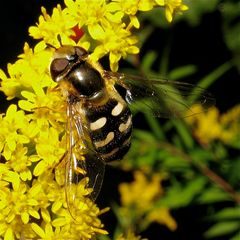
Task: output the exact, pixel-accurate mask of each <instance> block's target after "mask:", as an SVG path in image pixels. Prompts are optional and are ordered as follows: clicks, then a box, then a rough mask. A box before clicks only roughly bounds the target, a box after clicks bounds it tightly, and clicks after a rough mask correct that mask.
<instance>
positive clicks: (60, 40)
mask: <svg viewBox="0 0 240 240" xmlns="http://www.w3.org/2000/svg"><path fill="white" fill-rule="evenodd" d="M57 40H58V42H59V43H60V46H61V47H62V46H63V44H62V38H61V36H60V34H58V35H57Z"/></svg>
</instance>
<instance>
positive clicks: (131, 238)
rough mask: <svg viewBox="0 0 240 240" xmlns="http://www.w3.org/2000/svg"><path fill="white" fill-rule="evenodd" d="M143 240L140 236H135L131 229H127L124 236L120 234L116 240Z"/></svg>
mask: <svg viewBox="0 0 240 240" xmlns="http://www.w3.org/2000/svg"><path fill="white" fill-rule="evenodd" d="M141 239H142V240H144V239H143V238H141V236H136V235H135V233H134V232H133V230H132V229H129V230H128V231H127V233H126V234H120V235H119V236H117V238H116V240H141ZM145 240H146V239H145Z"/></svg>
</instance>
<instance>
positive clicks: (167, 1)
mask: <svg viewBox="0 0 240 240" xmlns="http://www.w3.org/2000/svg"><path fill="white" fill-rule="evenodd" d="M155 1H156V3H157V4H158V5H159V6H164V7H165V16H166V19H167V20H168V22H172V20H173V16H174V14H175V13H176V12H181V11H186V10H188V6H187V5H185V4H183V3H182V0H155Z"/></svg>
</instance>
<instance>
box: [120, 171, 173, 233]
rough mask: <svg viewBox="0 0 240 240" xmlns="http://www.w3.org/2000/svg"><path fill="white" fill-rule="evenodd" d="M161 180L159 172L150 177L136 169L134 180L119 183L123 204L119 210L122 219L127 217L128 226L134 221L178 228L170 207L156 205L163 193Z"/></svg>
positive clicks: (138, 223) (143, 224)
mask: <svg viewBox="0 0 240 240" xmlns="http://www.w3.org/2000/svg"><path fill="white" fill-rule="evenodd" d="M161 180H162V177H161V176H160V175H159V174H155V175H153V176H151V177H150V178H148V177H147V176H146V175H145V174H144V173H143V172H140V171H136V172H135V173H134V181H133V182H131V183H121V184H120V185H119V191H120V195H121V205H122V207H121V208H120V210H119V212H120V215H121V219H125V220H124V221H123V222H125V224H126V226H132V225H134V223H135V224H137V225H141V226H147V225H148V224H150V223H152V222H157V223H160V224H164V225H166V226H167V227H168V228H169V229H171V230H175V229H176V227H177V224H176V222H175V220H174V219H173V218H172V217H171V215H170V213H169V210H168V208H166V207H160V206H156V202H157V201H159V199H160V197H161V196H162V195H163V189H162V188H161V185H160V183H161ZM141 226H139V228H141Z"/></svg>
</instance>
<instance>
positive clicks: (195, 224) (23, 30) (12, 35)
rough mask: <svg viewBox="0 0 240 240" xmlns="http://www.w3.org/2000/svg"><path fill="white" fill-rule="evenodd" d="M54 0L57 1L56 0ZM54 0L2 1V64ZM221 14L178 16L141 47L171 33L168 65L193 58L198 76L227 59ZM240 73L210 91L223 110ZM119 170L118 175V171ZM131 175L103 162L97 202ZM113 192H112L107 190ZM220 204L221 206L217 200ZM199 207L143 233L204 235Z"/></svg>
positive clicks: (158, 44)
mask: <svg viewBox="0 0 240 240" xmlns="http://www.w3.org/2000/svg"><path fill="white" fill-rule="evenodd" d="M57 2H58V3H59V2H60V1H57ZM55 5H56V3H55V2H54V1H49V0H42V1H33V0H25V1H9V0H8V1H4V6H3V5H2V6H1V9H0V18H1V19H0V23H1V38H0V41H1V42H0V53H1V58H0V68H1V69H4V70H5V69H6V65H7V63H9V62H10V63H13V62H15V61H16V59H17V55H19V54H21V53H22V51H23V50H22V49H23V45H24V42H26V41H28V42H29V43H30V46H31V45H32V46H33V44H34V41H33V40H32V39H31V38H30V37H29V36H28V27H29V26H31V25H34V24H35V23H36V22H37V21H38V16H39V15H40V13H41V11H40V7H41V6H45V7H46V8H47V10H48V12H49V13H50V14H51V9H52V7H53V6H55ZM221 21H222V19H221V14H220V12H219V10H218V9H217V10H216V11H214V12H211V13H208V14H205V15H204V16H203V18H202V21H201V24H200V25H199V26H197V27H191V26H189V25H188V24H187V23H186V22H179V23H177V24H176V25H174V26H172V27H171V28H169V29H158V31H155V32H153V34H151V36H150V38H149V39H148V40H147V42H146V43H145V44H144V46H143V50H142V51H143V53H144V52H146V51H148V50H156V49H157V51H159V52H160V53H161V52H163V47H164V46H165V44H166V42H167V41H168V40H169V35H171V38H172V39H173V40H172V43H171V52H170V68H174V67H178V66H182V65H185V64H195V65H197V66H198V69H199V71H198V73H197V75H196V79H201V77H204V76H205V75H207V74H208V73H209V72H211V71H213V70H214V69H216V68H217V67H218V66H220V65H221V64H223V63H225V62H226V61H229V60H230V59H231V58H232V56H231V52H230V51H229V50H228V48H227V46H226V44H225V41H224V36H223V32H222V24H221ZM238 83H239V74H238V72H237V70H236V69H235V68H232V69H231V70H230V71H228V72H227V73H226V74H225V75H223V76H222V77H221V78H220V79H219V80H217V82H216V83H214V84H213V86H211V87H210V91H211V92H212V93H213V95H215V98H216V102H217V103H216V105H217V107H218V108H219V109H220V111H221V112H224V111H226V110H227V109H229V108H230V107H232V106H233V105H235V104H237V103H238V100H239V87H238V85H239V84H238ZM5 103H6V102H5V100H4V96H3V94H1V110H2V111H3V110H4V109H5V107H4V104H5ZM116 176H117V177H116ZM128 177H129V176H124V175H122V172H121V175H120V173H119V172H118V170H116V169H115V170H114V169H112V168H111V169H110V168H107V172H106V177H105V183H104V185H103V190H102V193H101V195H100V197H99V199H98V204H99V205H100V206H102V207H105V206H108V205H109V204H110V203H109V202H108V200H109V201H110V199H112V195H114V196H115V197H116V199H117V198H118V193H117V185H118V183H119V182H120V181H121V179H122V180H123V179H124V180H126V178H128ZM110 195H111V196H110ZM219 207H221V206H219ZM204 210H205V208H204V207H203V209H201V208H198V209H190V208H188V209H187V211H186V209H182V210H181V209H179V210H178V211H175V212H173V216H174V217H175V218H176V220H177V222H178V225H179V228H178V230H177V231H176V232H173V233H171V232H169V231H168V230H167V229H166V228H165V227H162V226H159V225H157V224H156V225H152V226H151V228H149V230H148V232H145V233H143V237H147V238H149V239H160V238H161V239H164V240H168V239H172V240H174V239H179V240H192V239H194V240H196V239H199V240H200V239H202V238H201V235H202V233H203V232H204V231H206V230H207V227H208V226H207V225H206V226H204V225H200V224H199V218H200V217H202V216H204V214H207V213H204ZM103 221H104V224H105V225H106V229H108V230H109V231H110V232H111V230H113V229H114V223H115V221H116V219H115V218H114V215H113V214H112V213H107V214H105V216H104V217H103Z"/></svg>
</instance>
